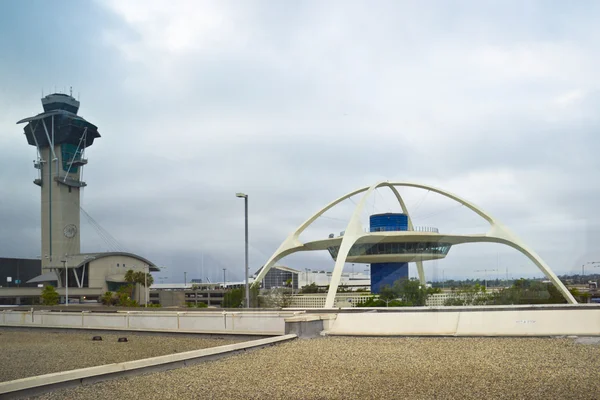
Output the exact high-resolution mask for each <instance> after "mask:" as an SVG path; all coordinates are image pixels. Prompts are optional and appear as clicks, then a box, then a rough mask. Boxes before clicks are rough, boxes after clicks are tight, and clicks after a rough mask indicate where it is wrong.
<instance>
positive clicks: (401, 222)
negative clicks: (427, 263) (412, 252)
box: [369, 213, 408, 293]
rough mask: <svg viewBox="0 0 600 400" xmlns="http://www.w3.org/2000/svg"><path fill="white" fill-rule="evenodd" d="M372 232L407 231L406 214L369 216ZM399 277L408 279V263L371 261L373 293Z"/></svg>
mask: <svg viewBox="0 0 600 400" xmlns="http://www.w3.org/2000/svg"><path fill="white" fill-rule="evenodd" d="M369 225H370V230H371V232H384V231H407V230H408V217H407V216H406V214H400V213H387V214H374V215H371V217H370V218H369ZM399 279H408V263H406V262H400V263H394V262H391V263H371V293H379V291H380V290H381V288H382V287H383V286H386V285H389V286H392V285H393V284H394V282H395V281H397V280H399Z"/></svg>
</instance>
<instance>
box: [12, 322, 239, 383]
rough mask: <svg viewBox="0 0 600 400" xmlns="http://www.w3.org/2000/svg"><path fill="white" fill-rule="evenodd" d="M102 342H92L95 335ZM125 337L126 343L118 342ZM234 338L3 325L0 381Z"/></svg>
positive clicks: (199, 346) (172, 351) (150, 355)
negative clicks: (40, 328) (62, 329)
mask: <svg viewBox="0 0 600 400" xmlns="http://www.w3.org/2000/svg"><path fill="white" fill-rule="evenodd" d="M96 335H98V336H102V341H92V337H93V336H96ZM119 337H126V338H127V339H128V342H127V343H118V342H117V339H118V338H119ZM239 341H240V339H233V338H220V337H215V338H207V337H206V336H204V337H202V336H187V335H186V336H171V335H160V336H159V335H147V334H133V333H129V332H122V333H108V332H69V331H53V330H47V329H44V330H24V329H12V328H11V329H7V328H3V329H2V328H0V382H4V381H9V380H13V379H20V378H25V377H28V376H35V375H42V374H49V373H52V372H59V371H67V370H72V369H78V368H86V367H93V366H96V365H104V364H111V363H116V362H123V361H131V360H138V359H141V358H149V357H156V356H161V355H166V354H172V353H181V352H184V351H190V350H197V349H203V348H207V347H215V346H222V345H225V344H231V343H236V342H239Z"/></svg>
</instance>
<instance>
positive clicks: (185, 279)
mask: <svg viewBox="0 0 600 400" xmlns="http://www.w3.org/2000/svg"><path fill="white" fill-rule="evenodd" d="M185 285H187V272H184V273H183V289H184V290H185Z"/></svg>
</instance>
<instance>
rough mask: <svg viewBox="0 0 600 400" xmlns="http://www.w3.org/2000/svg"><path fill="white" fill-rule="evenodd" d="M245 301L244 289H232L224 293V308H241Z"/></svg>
mask: <svg viewBox="0 0 600 400" xmlns="http://www.w3.org/2000/svg"><path fill="white" fill-rule="evenodd" d="M243 302H244V290H243V289H241V288H239V289H231V290H229V291H228V292H226V293H225V295H223V308H239V307H241V306H242V305H243Z"/></svg>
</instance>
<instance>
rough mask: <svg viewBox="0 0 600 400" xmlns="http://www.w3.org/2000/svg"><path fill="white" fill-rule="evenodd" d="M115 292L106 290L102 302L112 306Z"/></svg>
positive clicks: (101, 298)
mask: <svg viewBox="0 0 600 400" xmlns="http://www.w3.org/2000/svg"><path fill="white" fill-rule="evenodd" d="M113 300H114V293H113V292H106V293H104V294H103V295H102V297H100V301H101V302H102V304H104V305H105V306H111V305H113V304H114V301H113Z"/></svg>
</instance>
